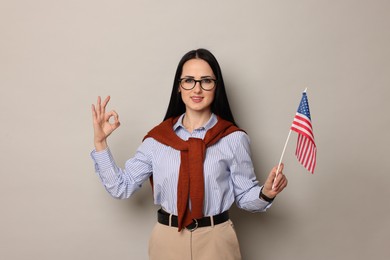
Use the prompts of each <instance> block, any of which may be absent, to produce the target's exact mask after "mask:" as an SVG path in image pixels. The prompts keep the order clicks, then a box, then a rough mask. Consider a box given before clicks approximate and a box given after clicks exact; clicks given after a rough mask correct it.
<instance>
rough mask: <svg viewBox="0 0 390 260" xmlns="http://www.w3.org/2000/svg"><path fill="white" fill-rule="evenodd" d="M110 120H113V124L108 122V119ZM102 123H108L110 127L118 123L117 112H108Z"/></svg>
mask: <svg viewBox="0 0 390 260" xmlns="http://www.w3.org/2000/svg"><path fill="white" fill-rule="evenodd" d="M111 118H114V122H113V123H111V122H112V120H111V122H110V119H111ZM104 121H106V122H108V123H109V124H110V125H116V124H118V123H119V115H118V113H117V112H115V111H114V110H112V111H110V112H108V113H106V114H105V115H104Z"/></svg>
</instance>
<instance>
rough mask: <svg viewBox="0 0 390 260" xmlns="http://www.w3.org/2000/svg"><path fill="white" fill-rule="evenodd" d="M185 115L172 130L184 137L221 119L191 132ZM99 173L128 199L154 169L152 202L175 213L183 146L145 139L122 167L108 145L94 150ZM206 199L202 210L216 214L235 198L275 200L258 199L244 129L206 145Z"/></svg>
mask: <svg viewBox="0 0 390 260" xmlns="http://www.w3.org/2000/svg"><path fill="white" fill-rule="evenodd" d="M183 116H184V115H182V116H181V117H180V118H179V120H178V121H177V123H176V124H175V125H174V127H173V129H174V131H175V132H176V134H177V135H178V136H179V137H180V138H181V139H183V140H188V138H189V137H195V138H201V139H203V138H204V136H205V134H206V132H207V130H209V129H210V128H212V127H213V126H214V125H215V124H216V123H217V121H218V119H217V117H216V116H215V115H214V114H213V115H212V116H211V118H210V120H209V121H208V122H207V123H206V124H205V125H204V126H203V127H201V128H198V129H195V130H194V131H193V132H192V133H190V132H188V131H187V130H186V129H185V128H184V126H183V124H182V119H183ZM91 156H92V158H93V160H94V162H95V169H96V173H97V174H98V176H99V177H100V179H101V181H102V183H103V185H104V187H105V188H106V190H107V191H108V192H109V193H110V194H111V195H112V196H113V197H115V198H120V199H125V198H129V197H130V196H131V195H132V194H133V193H134V192H135V191H136V190H138V189H139V188H140V187H141V185H142V184H143V183H144V182H145V181H146V180H148V178H149V177H150V176H151V175H152V174H153V183H154V187H153V190H154V192H153V194H154V203H155V204H156V205H161V206H162V207H163V209H164V210H166V211H167V212H169V213H172V214H174V215H177V183H178V177H179V167H180V151H178V150H175V149H173V148H172V147H170V146H166V145H163V144H161V143H159V142H157V141H156V140H155V139H153V138H147V139H145V140H144V142H143V143H142V144H141V145H140V146H139V148H138V149H137V152H136V154H135V155H134V157H133V158H131V159H129V160H128V161H127V162H126V165H125V168H124V169H121V168H119V167H118V166H117V165H116V164H115V161H114V158H113V156H112V154H111V152H110V149H109V148H107V149H106V150H104V151H100V152H96V151H93V152H92V153H91ZM204 182H205V194H204V195H205V201H204V210H203V212H204V215H205V216H212V215H217V214H219V213H222V212H224V211H226V210H228V209H229V208H230V207H231V205H232V204H233V202H234V201H236V204H237V206H238V207H239V208H242V209H245V210H248V211H251V212H261V211H265V210H266V209H267V208H268V207H269V206H270V205H271V204H269V203H268V202H265V201H264V200H262V199H260V198H259V194H260V191H261V188H262V187H260V186H259V183H258V181H257V179H256V176H255V173H254V169H253V164H252V160H251V154H250V148H249V137H248V135H247V134H246V133H244V132H242V131H237V132H233V133H231V134H229V135H227V136H225V137H224V138H222V139H220V140H219V141H218V142H217V143H216V144H214V145H212V146H210V147H208V148H207V150H206V156H205V161H204Z"/></svg>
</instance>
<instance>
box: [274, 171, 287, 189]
mask: <svg viewBox="0 0 390 260" xmlns="http://www.w3.org/2000/svg"><path fill="white" fill-rule="evenodd" d="M280 175H282V174H280ZM286 186H287V178H286V176H284V175H283V176H282V178H280V179H278V183H277V184H276V185H275V191H278V192H280V191H282V190H283V189H284V188H285V187H286Z"/></svg>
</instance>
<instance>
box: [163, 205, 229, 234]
mask: <svg viewBox="0 0 390 260" xmlns="http://www.w3.org/2000/svg"><path fill="white" fill-rule="evenodd" d="M228 220H229V211H225V212H222V213H221V214H218V215H215V216H207V217H203V218H200V219H193V221H192V223H191V224H189V225H188V226H186V229H187V230H189V231H191V232H192V231H194V230H195V229H197V228H200V227H210V226H214V225H218V224H221V223H223V222H226V221H228ZM157 221H158V222H159V223H161V224H163V225H166V226H170V227H178V219H177V216H176V215H172V214H169V213H168V212H166V211H164V210H163V209H159V210H158V211H157Z"/></svg>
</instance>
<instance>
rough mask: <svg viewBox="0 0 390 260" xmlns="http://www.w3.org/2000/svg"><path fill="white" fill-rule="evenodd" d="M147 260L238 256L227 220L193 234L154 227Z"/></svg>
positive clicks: (235, 259)
mask: <svg viewBox="0 0 390 260" xmlns="http://www.w3.org/2000/svg"><path fill="white" fill-rule="evenodd" d="M149 259H150V260H176V259H177V260H207V259H210V260H219V259H221V260H241V253H240V247H239V244H238V240H237V235H236V232H235V230H234V227H233V223H232V221H231V220H228V221H226V222H224V223H221V224H219V225H215V226H213V227H202V228H198V229H196V230H195V231H193V232H190V231H188V230H186V229H184V230H182V231H181V232H178V231H177V228H175V227H169V226H166V225H162V224H160V223H157V224H156V225H155V226H154V229H153V231H152V235H151V237H150V241H149Z"/></svg>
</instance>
